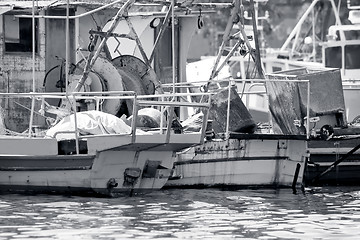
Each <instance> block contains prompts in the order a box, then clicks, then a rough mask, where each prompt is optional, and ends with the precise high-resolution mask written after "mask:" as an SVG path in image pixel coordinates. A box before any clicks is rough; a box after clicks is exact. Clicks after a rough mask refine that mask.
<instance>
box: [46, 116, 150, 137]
mask: <svg viewBox="0 0 360 240" xmlns="http://www.w3.org/2000/svg"><path fill="white" fill-rule="evenodd" d="M76 120H77V126H78V130H79V133H80V135H99V134H100V135H101V134H130V133H131V127H130V126H129V125H127V124H126V123H125V122H124V121H123V120H122V119H120V118H118V117H116V116H114V115H112V114H108V113H104V112H100V111H95V110H92V111H85V112H78V113H76ZM64 131H75V115H74V114H72V115H69V116H67V117H65V118H63V119H62V120H61V121H60V122H59V123H57V124H56V125H55V126H53V127H52V128H50V129H49V130H48V131H47V132H46V136H48V137H51V138H56V139H57V140H64V139H74V138H75V134H74V133H61V132H64ZM136 133H137V134H149V133H145V132H144V131H141V130H137V131H136Z"/></svg>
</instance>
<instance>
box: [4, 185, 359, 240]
mask: <svg viewBox="0 0 360 240" xmlns="http://www.w3.org/2000/svg"><path fill="white" fill-rule="evenodd" d="M359 223H360V187H357V188H313V189H308V191H306V192H305V193H299V194H292V191H291V190H289V189H282V190H249V189H246V190H239V191H221V190H217V189H203V190H164V191H159V192H154V193H150V194H146V195H139V196H135V197H123V198H116V199H110V198H88V197H68V196H54V195H35V196H28V195H17V194H9V195H0V240H2V239H16V240H19V239H29V238H38V239H80V238H81V239H133V238H139V239H155V238H156V239H176V238H177V239H235V238H236V239H238V238H241V239H358V234H359V233H360V224H359Z"/></svg>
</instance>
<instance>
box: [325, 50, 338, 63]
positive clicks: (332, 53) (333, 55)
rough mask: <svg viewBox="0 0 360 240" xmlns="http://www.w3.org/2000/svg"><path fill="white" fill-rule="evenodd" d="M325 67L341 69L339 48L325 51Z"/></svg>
mask: <svg viewBox="0 0 360 240" xmlns="http://www.w3.org/2000/svg"><path fill="white" fill-rule="evenodd" d="M325 67H331V68H341V47H329V48H326V49H325Z"/></svg>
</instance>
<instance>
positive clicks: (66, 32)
mask: <svg viewBox="0 0 360 240" xmlns="http://www.w3.org/2000/svg"><path fill="white" fill-rule="evenodd" d="M69 41H70V40H69V0H67V2H66V23H65V91H66V93H67V92H68V82H69V76H68V74H69Z"/></svg>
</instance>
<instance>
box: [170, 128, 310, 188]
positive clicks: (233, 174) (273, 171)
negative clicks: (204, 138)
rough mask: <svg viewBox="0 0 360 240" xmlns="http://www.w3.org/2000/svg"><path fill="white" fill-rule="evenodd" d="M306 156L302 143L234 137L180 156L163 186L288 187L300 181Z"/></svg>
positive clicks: (286, 138)
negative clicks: (171, 174) (171, 175)
mask: <svg viewBox="0 0 360 240" xmlns="http://www.w3.org/2000/svg"><path fill="white" fill-rule="evenodd" d="M265 136H266V137H265ZM306 156H307V153H306V141H305V139H296V138H291V137H289V136H279V135H270V134H253V135H251V134H250V135H245V134H237V135H236V136H232V137H231V138H230V139H229V140H217V141H209V142H206V143H204V144H203V145H200V146H196V147H192V148H190V149H189V150H188V151H187V152H186V153H182V154H181V155H179V157H178V160H177V161H176V162H175V171H174V175H173V177H172V178H170V179H169V181H168V182H167V183H166V186H167V187H180V186H182V187H201V186H205V187H217V186H275V187H291V186H292V185H293V183H294V181H295V183H297V184H301V183H302V181H303V172H304V167H305V162H306ZM298 164H299V165H300V168H299V169H298V172H297V175H298V176H296V169H297V166H298Z"/></svg>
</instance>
